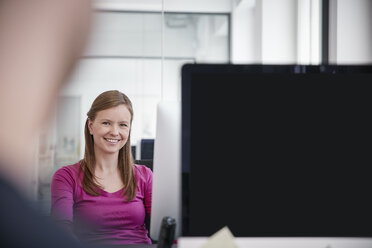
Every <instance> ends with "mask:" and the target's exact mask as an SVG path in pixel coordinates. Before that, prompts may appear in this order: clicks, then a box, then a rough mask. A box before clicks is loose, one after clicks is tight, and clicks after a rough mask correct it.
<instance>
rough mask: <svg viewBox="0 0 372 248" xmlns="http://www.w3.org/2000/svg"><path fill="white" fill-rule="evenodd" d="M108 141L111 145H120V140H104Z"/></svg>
mask: <svg viewBox="0 0 372 248" xmlns="http://www.w3.org/2000/svg"><path fill="white" fill-rule="evenodd" d="M104 139H105V140H106V141H108V142H110V143H111V144H116V143H118V142H119V141H120V140H119V139H108V138H104Z"/></svg>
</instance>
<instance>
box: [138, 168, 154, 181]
mask: <svg viewBox="0 0 372 248" xmlns="http://www.w3.org/2000/svg"><path fill="white" fill-rule="evenodd" d="M134 171H135V175H136V176H137V177H140V178H144V179H145V180H146V181H147V180H148V179H149V178H152V170H151V169H150V168H149V167H147V166H145V165H141V164H134Z"/></svg>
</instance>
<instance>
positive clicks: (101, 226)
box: [51, 163, 152, 244]
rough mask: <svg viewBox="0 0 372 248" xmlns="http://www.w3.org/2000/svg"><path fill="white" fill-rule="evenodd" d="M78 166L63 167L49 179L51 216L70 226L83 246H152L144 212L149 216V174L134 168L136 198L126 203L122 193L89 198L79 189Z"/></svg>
mask: <svg viewBox="0 0 372 248" xmlns="http://www.w3.org/2000/svg"><path fill="white" fill-rule="evenodd" d="M79 168H80V163H76V164H73V165H69V166H63V167H62V168H60V169H58V170H57V171H56V172H55V174H54V175H53V178H52V183H51V197H52V207H51V215H52V217H53V219H55V220H57V221H58V222H61V223H64V224H67V225H68V224H70V225H71V226H72V228H73V232H74V233H75V234H76V236H77V237H78V238H79V239H81V240H82V241H84V242H94V243H102V244H151V239H150V238H149V237H148V231H147V230H146V228H145V224H144V220H145V211H146V213H147V214H148V215H149V216H150V215H151V194H152V171H151V170H150V169H149V168H147V167H146V166H144V165H135V166H134V168H135V169H134V171H135V178H136V180H137V195H136V197H135V198H134V199H133V200H132V201H130V202H126V200H125V198H124V197H123V195H122V193H123V189H121V190H119V191H117V192H113V193H108V192H106V191H104V190H102V189H99V190H100V193H101V195H99V196H92V195H89V194H88V193H86V192H85V191H84V189H83V188H82V186H81V182H82V179H83V173H80V174H79Z"/></svg>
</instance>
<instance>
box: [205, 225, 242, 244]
mask: <svg viewBox="0 0 372 248" xmlns="http://www.w3.org/2000/svg"><path fill="white" fill-rule="evenodd" d="M200 248H238V246H237V245H236V244H235V240H234V236H233V234H232V233H231V232H230V229H229V228H228V227H227V226H225V227H224V228H222V229H220V230H219V231H218V232H216V233H215V234H213V235H212V236H210V237H209V238H208V241H207V242H206V243H204V244H203V245H202V246H201V247H200Z"/></svg>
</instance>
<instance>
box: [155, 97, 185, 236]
mask: <svg viewBox="0 0 372 248" xmlns="http://www.w3.org/2000/svg"><path fill="white" fill-rule="evenodd" d="M152 187H153V188H152V189H153V191H152V207H151V220H150V237H151V238H152V239H153V240H158V237H159V232H160V226H161V221H162V218H163V217H165V216H169V217H172V218H175V220H176V232H175V237H176V238H177V237H178V236H179V235H180V230H181V222H180V221H181V102H180V101H163V102H160V103H159V104H158V106H157V116H156V136H155V144H154V161H153V186H152Z"/></svg>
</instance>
